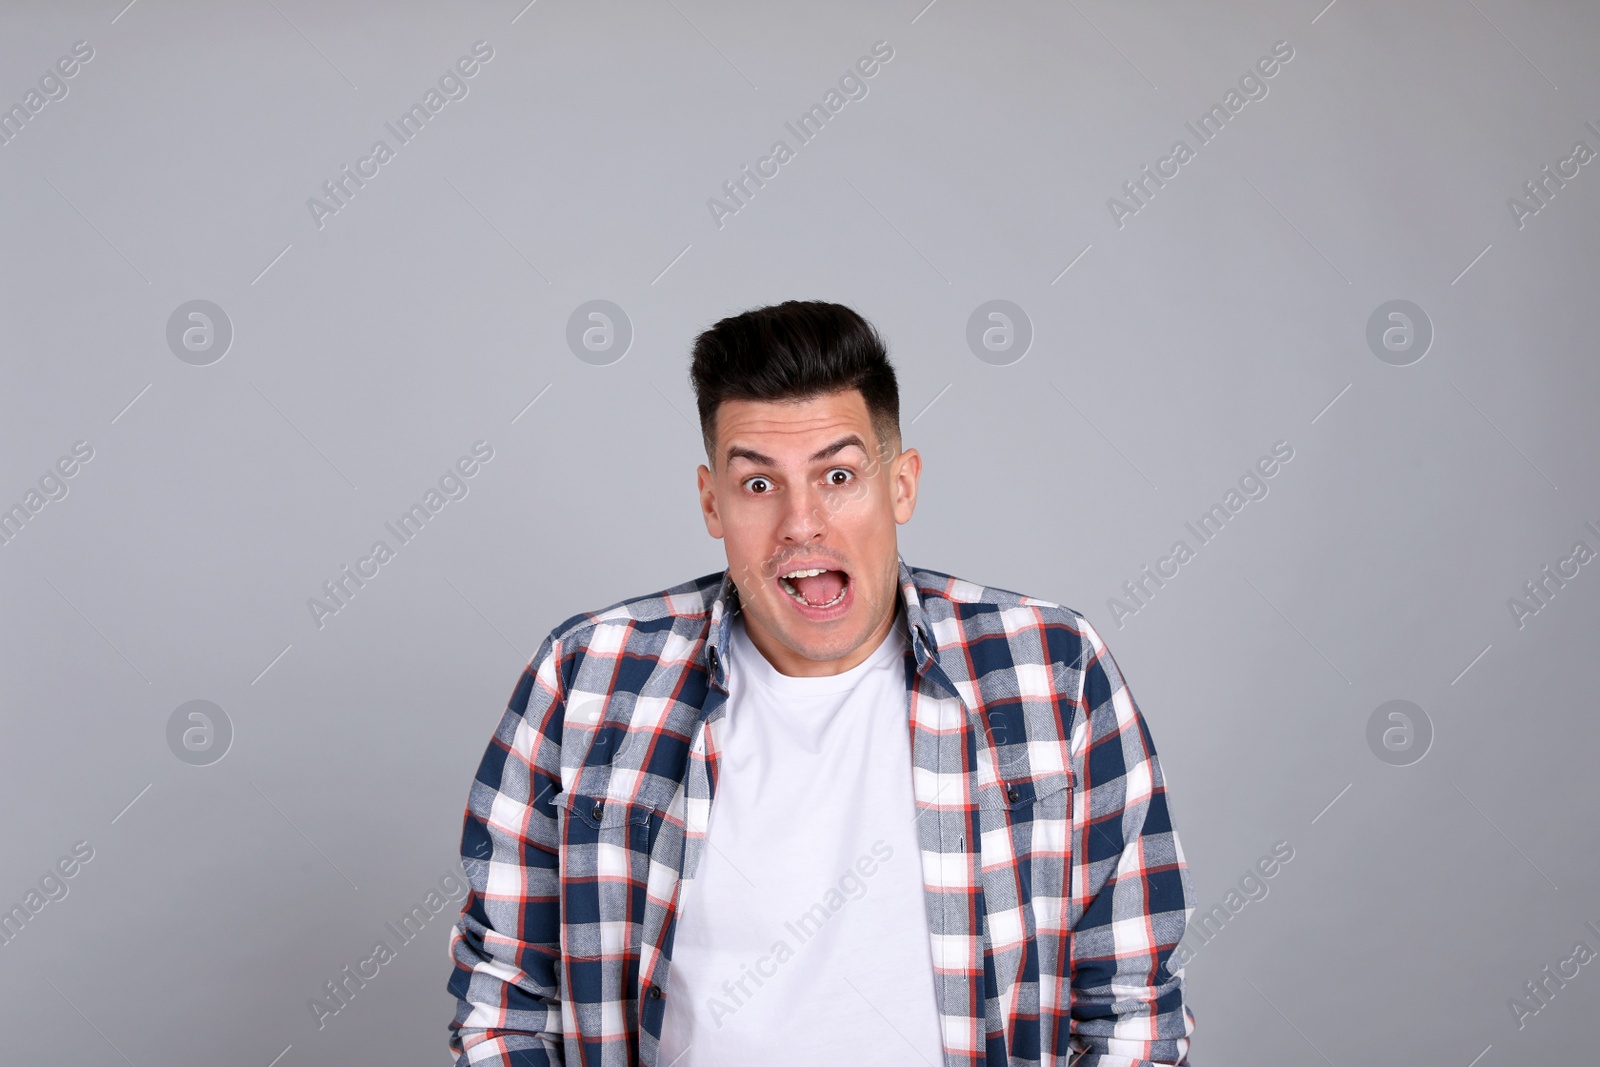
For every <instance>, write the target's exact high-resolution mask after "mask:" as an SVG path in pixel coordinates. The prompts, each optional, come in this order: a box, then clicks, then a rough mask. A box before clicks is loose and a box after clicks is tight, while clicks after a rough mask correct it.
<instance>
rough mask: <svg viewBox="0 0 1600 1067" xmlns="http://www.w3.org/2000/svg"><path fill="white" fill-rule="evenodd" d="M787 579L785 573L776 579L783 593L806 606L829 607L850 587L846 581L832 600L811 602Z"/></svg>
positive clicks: (842, 596)
mask: <svg viewBox="0 0 1600 1067" xmlns="http://www.w3.org/2000/svg"><path fill="white" fill-rule="evenodd" d="M797 573H798V574H799V576H800V577H805V576H806V575H807V574H808V573H816V574H821V573H822V572H821V571H815V572H807V571H799V572H797ZM788 579H789V575H787V574H786V575H784V576H783V577H782V578H780V579H778V584H779V585H781V586H783V591H784V592H785V593H788V594H789V595H790V596H792V597H794V598H795V599H796V600H798V601H799V602H800V603H802V604H804V605H805V606H806V607H808V608H831V607H833V606H834V605H835V604H837V603H839V602H840V601H841V600H843V599H844V595H845V593H847V592H849V589H850V583H848V582H846V583H845V586H844V588H843V589H840V590H839V595H838V596H836V597H834V598H833V599H832V600H830V601H828V602H827V603H826V604H813V603H811V601H809V600H807V599H806V598H805V597H803V596H801V595H800V591H799V590H798V589H796V588H795V587H794V586H792V585H790V584H789V581H788Z"/></svg>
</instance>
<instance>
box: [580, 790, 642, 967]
mask: <svg viewBox="0 0 1600 1067" xmlns="http://www.w3.org/2000/svg"><path fill="white" fill-rule="evenodd" d="M666 806H667V805H666V804H665V803H663V802H658V801H654V800H649V799H645V800H633V799H631V798H627V797H615V796H609V795H606V794H603V793H599V794H597V793H585V792H581V791H579V790H571V791H568V792H565V793H562V794H560V795H559V796H558V797H557V798H556V807H557V808H558V809H559V810H560V812H561V854H560V859H559V863H560V867H561V883H560V885H561V888H560V893H561V951H562V955H563V956H565V957H566V958H567V959H569V960H585V961H596V960H606V961H618V962H621V961H625V960H633V961H637V959H638V955H639V946H640V941H641V937H642V932H643V925H642V924H643V920H644V911H645V890H646V887H647V885H648V881H649V875H650V850H651V848H652V847H653V846H654V845H655V841H656V837H657V835H658V834H659V833H660V830H661V824H662V821H663V820H664V819H665V818H666ZM615 969H616V968H612V967H609V966H608V967H607V968H606V970H607V971H608V972H610V971H612V970H615ZM618 978H620V975H619V976H618Z"/></svg>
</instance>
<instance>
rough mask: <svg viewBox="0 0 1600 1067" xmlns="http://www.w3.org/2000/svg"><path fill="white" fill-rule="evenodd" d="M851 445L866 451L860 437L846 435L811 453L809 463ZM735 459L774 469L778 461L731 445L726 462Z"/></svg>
mask: <svg viewBox="0 0 1600 1067" xmlns="http://www.w3.org/2000/svg"><path fill="white" fill-rule="evenodd" d="M851 445H854V446H855V447H857V448H859V449H861V451H863V452H865V451H866V450H867V446H866V444H865V443H864V442H863V441H862V440H861V437H860V436H859V435H858V434H853V433H852V434H847V435H846V436H844V437H841V438H839V439H838V440H837V441H835V442H834V443H833V444H831V445H829V446H827V447H826V448H819V449H817V451H815V452H813V453H811V458H810V460H809V462H811V463H815V462H817V461H818V460H823V459H827V458H828V457H829V456H832V455H834V454H835V453H838V452H843V451H844V450H845V449H847V448H849V447H850V446H851ZM736 459H747V460H749V461H750V462H752V463H757V464H761V465H763V466H767V467H776V466H777V465H778V461H777V460H775V459H773V458H772V457H771V456H767V455H763V454H762V453H760V452H757V451H756V450H755V449H753V448H745V447H743V446H742V445H733V446H731V447H730V448H729V449H728V457H727V460H726V462H728V463H732V462H733V461H734V460H736Z"/></svg>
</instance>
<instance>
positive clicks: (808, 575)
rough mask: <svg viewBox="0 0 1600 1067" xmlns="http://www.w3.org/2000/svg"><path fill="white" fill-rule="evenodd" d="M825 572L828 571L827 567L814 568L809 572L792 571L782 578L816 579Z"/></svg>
mask: <svg viewBox="0 0 1600 1067" xmlns="http://www.w3.org/2000/svg"><path fill="white" fill-rule="evenodd" d="M825 570H826V568H825V567H813V568H811V569H810V570H808V571H790V572H789V573H788V574H784V575H780V577H783V578H814V577H816V576H817V575H819V574H822V573H823V572H824V571H825Z"/></svg>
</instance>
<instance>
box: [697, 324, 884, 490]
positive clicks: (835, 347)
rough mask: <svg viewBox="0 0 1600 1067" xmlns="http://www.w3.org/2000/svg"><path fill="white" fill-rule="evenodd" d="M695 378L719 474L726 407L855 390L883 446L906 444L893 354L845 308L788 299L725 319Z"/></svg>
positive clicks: (706, 337)
mask: <svg viewBox="0 0 1600 1067" xmlns="http://www.w3.org/2000/svg"><path fill="white" fill-rule="evenodd" d="M689 378H690V381H691V382H692V383H693V384H694V395H695V403H696V405H697V406H698V407H699V409H700V435H701V437H702V438H703V439H704V441H705V446H706V456H707V457H708V458H709V459H710V460H711V461H712V462H711V465H712V467H713V468H715V467H716V457H715V455H714V453H715V450H716V441H717V408H718V406H719V405H721V403H722V402H723V401H724V400H810V399H812V398H813V397H817V396H822V395H825V394H828V393H835V392H841V391H844V390H848V389H855V390H858V391H859V392H860V393H861V397H862V399H863V400H865V401H866V404H867V412H868V413H869V414H870V416H871V417H872V428H873V432H874V433H875V434H876V435H877V437H878V443H879V445H880V446H888V445H891V444H892V445H898V443H899V441H900V389H899V385H898V383H897V382H896V381H895V375H894V367H893V366H891V365H890V363H889V352H888V349H887V348H885V347H884V343H883V338H882V337H880V336H879V335H878V331H877V330H875V329H874V328H873V326H872V324H871V323H869V322H868V321H867V320H866V319H864V318H862V317H861V316H860V315H858V314H856V313H855V312H854V311H852V310H851V309H850V308H847V307H845V306H844V305H843V304H829V303H825V302H823V301H820V300H786V301H784V302H783V303H781V304H773V305H771V306H770V307H762V308H755V309H753V310H750V311H746V312H743V313H742V314H739V315H733V316H730V317H728V318H725V319H723V320H722V321H720V322H718V323H717V324H716V325H715V326H712V327H711V328H710V329H709V330H706V331H705V332H704V333H702V334H701V335H700V336H699V337H696V338H695V341H694V352H693V358H692V360H691V362H690V367H689Z"/></svg>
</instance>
